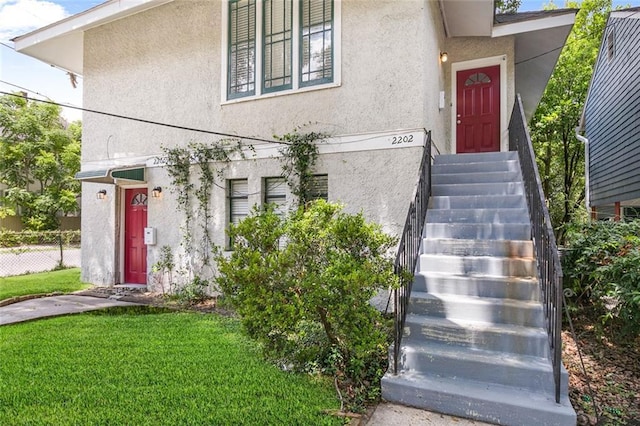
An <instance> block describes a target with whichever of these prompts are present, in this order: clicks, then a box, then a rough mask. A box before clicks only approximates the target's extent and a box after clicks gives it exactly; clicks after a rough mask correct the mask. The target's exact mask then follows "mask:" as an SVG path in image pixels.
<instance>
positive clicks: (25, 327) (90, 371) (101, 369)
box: [0, 307, 342, 425]
mask: <svg viewBox="0 0 640 426" xmlns="http://www.w3.org/2000/svg"><path fill="white" fill-rule="evenodd" d="M0 354H2V355H1V356H0V424H2V425H18V424H20V425H22V424H25V425H26V424H29V425H40V424H55V425H71V424H103V425H106V424H112V425H121V424H122V425H124V424H129V425H163V424H164V425H186V424H190V425H222V424H225V425H226V424H233V425H237V424H247V425H263V424H264V425H279V424H282V425H293V424H299V425H316V424H341V423H342V422H341V420H340V419H338V418H336V417H330V416H327V415H325V414H322V413H323V411H324V410H335V409H337V408H339V401H338V400H337V398H336V396H335V393H334V390H333V387H332V383H328V382H326V381H321V380H320V379H314V378H312V377H309V376H305V375H296V374H292V373H286V372H283V371H281V370H279V369H278V368H276V367H273V366H271V365H269V364H267V363H265V362H264V361H262V359H261V356H260V352H259V350H258V348H256V346H255V344H254V343H252V342H251V341H249V340H248V339H247V338H245V337H244V336H243V335H242V334H241V332H240V326H239V324H238V321H237V320H234V319H227V318H220V317H217V316H214V315H211V314H206V315H205V314H199V313H184V312H182V313H177V312H167V311H161V310H158V309H153V308H147V307H141V308H140V307H138V308H135V309H133V310H132V309H123V308H120V309H116V310H110V311H102V312H95V313H87V314H81V315H74V316H66V317H58V318H51V319H46V320H39V321H34V322H28V323H22V324H15V325H10V326H3V327H0Z"/></svg>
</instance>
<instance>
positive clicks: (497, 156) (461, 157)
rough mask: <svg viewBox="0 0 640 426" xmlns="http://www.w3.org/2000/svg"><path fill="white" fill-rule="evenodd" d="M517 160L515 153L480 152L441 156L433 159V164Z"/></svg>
mask: <svg viewBox="0 0 640 426" xmlns="http://www.w3.org/2000/svg"><path fill="white" fill-rule="evenodd" d="M514 160H518V153H517V152H516V151H506V152H480V153H474V154H442V155H436V156H435V157H434V158H433V163H434V164H456V163H462V164H470V163H499V162H502V161H514Z"/></svg>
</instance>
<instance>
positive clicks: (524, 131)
mask: <svg viewBox="0 0 640 426" xmlns="http://www.w3.org/2000/svg"><path fill="white" fill-rule="evenodd" d="M509 150H511V151H517V152H518V157H519V159H520V167H521V168H522V177H523V180H524V186H525V191H526V196H527V203H528V205H529V216H530V218H531V232H532V236H533V244H534V247H535V251H536V258H537V261H538V273H539V275H540V277H539V278H540V287H541V291H542V297H543V303H544V309H545V314H546V317H547V333H548V335H549V347H550V348H551V361H552V363H553V376H554V380H555V386H556V389H555V390H556V402H557V403H560V369H561V363H562V335H561V333H562V267H561V265H560V257H559V255H558V247H557V246H556V238H555V236H554V234H553V226H552V225H551V219H550V217H549V210H548V209H547V205H546V203H545V198H544V194H543V192H542V185H541V181H540V174H539V173H538V166H537V165H536V158H535V154H534V152H533V145H532V144H531V137H530V136H529V129H528V128H527V125H526V120H525V117H524V109H523V108H522V100H521V99H520V95H518V96H517V99H516V103H515V105H514V107H513V113H512V115H511V121H510V123H509Z"/></svg>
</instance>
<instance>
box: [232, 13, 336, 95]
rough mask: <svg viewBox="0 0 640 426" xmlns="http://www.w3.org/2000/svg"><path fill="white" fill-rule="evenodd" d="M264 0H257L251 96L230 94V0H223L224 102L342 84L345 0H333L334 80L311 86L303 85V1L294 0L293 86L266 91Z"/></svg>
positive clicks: (307, 90)
mask: <svg viewBox="0 0 640 426" xmlns="http://www.w3.org/2000/svg"><path fill="white" fill-rule="evenodd" d="M263 3H264V2H263V0H256V53H255V55H256V64H255V69H256V78H255V80H256V82H255V94H254V95H250V96H242V97H239V98H232V99H230V98H228V93H227V91H228V88H227V85H228V82H229V81H228V80H229V75H228V69H229V0H224V1H223V2H222V25H221V29H222V36H221V40H222V42H221V46H220V48H221V50H220V56H221V58H222V61H221V63H222V67H221V72H220V75H221V80H222V81H221V90H220V96H221V100H220V103H221V104H222V105H225V104H233V103H238V102H246V101H250V100H255V99H263V98H271V97H275V96H283V95H290V94H292V93H302V92H310V91H313V90H323V89H330V88H334V87H339V86H340V85H341V84H342V83H341V82H342V80H341V75H342V65H341V64H342V60H341V57H342V56H341V55H342V48H341V39H342V31H341V29H342V24H341V23H342V0H333V24H332V29H333V44H332V46H331V48H332V49H333V81H332V82H330V83H324V84H317V85H311V86H302V87H301V86H300V65H299V64H300V37H299V34H300V19H299V16H300V2H299V1H297V0H294V1H293V32H292V34H293V37H292V64H293V69H292V82H291V89H285V90H279V91H274V92H267V93H263V91H262V83H263V75H262V73H263V70H262V59H263V48H264V43H263V41H264V40H263V32H264V31H263Z"/></svg>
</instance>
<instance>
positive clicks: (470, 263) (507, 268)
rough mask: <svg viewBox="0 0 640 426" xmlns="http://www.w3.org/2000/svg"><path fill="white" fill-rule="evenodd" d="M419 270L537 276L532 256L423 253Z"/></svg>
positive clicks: (504, 275)
mask: <svg viewBox="0 0 640 426" xmlns="http://www.w3.org/2000/svg"><path fill="white" fill-rule="evenodd" d="M418 271H420V272H443V273H449V274H454V275H471V276H474V275H482V276H492V277H536V276H537V265H536V261H535V259H534V258H531V257H495V256H446V255H440V254H421V255H420V257H419V259H418Z"/></svg>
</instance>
